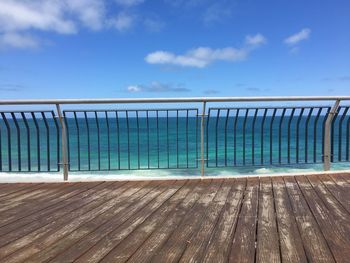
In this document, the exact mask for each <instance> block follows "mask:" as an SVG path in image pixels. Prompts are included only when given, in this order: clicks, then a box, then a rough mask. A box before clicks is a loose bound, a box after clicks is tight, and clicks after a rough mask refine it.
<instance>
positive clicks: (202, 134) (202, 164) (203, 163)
mask: <svg viewBox="0 0 350 263" xmlns="http://www.w3.org/2000/svg"><path fill="white" fill-rule="evenodd" d="M205 108H206V102H205V101H204V102H203V108H202V115H201V176H204V167H205V159H204V158H205V157H204V128H205Z"/></svg>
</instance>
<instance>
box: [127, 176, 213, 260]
mask: <svg viewBox="0 0 350 263" xmlns="http://www.w3.org/2000/svg"><path fill="white" fill-rule="evenodd" d="M210 183H211V180H203V181H201V182H200V183H199V184H198V185H197V186H196V187H195V188H194V189H193V191H191V192H190V193H189V195H188V196H187V197H186V198H185V200H184V201H183V202H182V203H181V204H180V205H179V206H178V207H177V208H176V209H175V211H174V212H173V213H172V214H171V215H170V216H169V217H168V218H166V220H165V222H164V223H163V224H162V225H161V226H160V227H159V228H157V229H156V230H155V231H153V233H152V234H151V235H150V236H149V237H148V239H147V240H146V241H145V242H144V243H143V244H142V246H140V247H139V248H138V249H137V251H136V252H135V253H134V254H133V255H132V256H131V257H130V258H129V259H128V262H141V261H142V262H150V261H151V258H152V257H153V256H154V255H155V253H156V252H157V251H158V249H160V248H161V247H162V246H163V244H164V243H165V242H166V241H167V240H168V239H169V237H170V236H171V234H172V233H173V232H174V231H176V230H177V229H178V227H179V225H180V224H181V223H182V222H183V221H184V220H186V215H187V214H190V211H191V209H193V208H194V206H195V203H196V202H197V200H198V199H199V198H200V197H202V196H203V195H204V194H205V193H206V192H207V187H208V185H209V184H210Z"/></svg>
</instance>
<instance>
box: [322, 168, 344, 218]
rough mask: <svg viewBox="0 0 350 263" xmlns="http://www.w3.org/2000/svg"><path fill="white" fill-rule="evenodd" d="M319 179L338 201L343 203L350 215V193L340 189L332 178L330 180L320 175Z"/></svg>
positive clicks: (326, 176)
mask: <svg viewBox="0 0 350 263" xmlns="http://www.w3.org/2000/svg"><path fill="white" fill-rule="evenodd" d="M319 179H320V180H321V181H322V183H323V184H324V185H325V186H326V187H327V189H328V190H329V191H330V192H331V193H332V194H333V196H334V197H335V198H336V199H337V200H338V202H339V203H341V204H342V205H343V207H344V208H345V209H346V210H347V211H348V212H349V213H350V191H344V189H342V188H340V187H338V185H337V184H336V183H335V182H334V181H333V180H332V179H331V178H329V176H328V175H320V176H319Z"/></svg>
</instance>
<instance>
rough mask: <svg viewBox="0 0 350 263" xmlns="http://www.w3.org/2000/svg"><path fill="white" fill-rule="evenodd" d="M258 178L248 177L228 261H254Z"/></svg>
mask: <svg viewBox="0 0 350 263" xmlns="http://www.w3.org/2000/svg"><path fill="white" fill-rule="evenodd" d="M258 190H259V179H258V178H256V177H255V178H248V179H247V187H246V190H245V192H244V198H243V203H242V208H241V212H240V214H239V218H238V222H237V227H236V231H235V233H234V236H233V241H232V246H231V251H230V256H229V260H230V262H254V258H255V246H256V220H257V212H258Z"/></svg>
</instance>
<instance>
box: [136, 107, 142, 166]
mask: <svg viewBox="0 0 350 263" xmlns="http://www.w3.org/2000/svg"><path fill="white" fill-rule="evenodd" d="M136 126H137V164H138V168H139V169H140V168H141V161H140V124H139V111H138V110H136Z"/></svg>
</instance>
